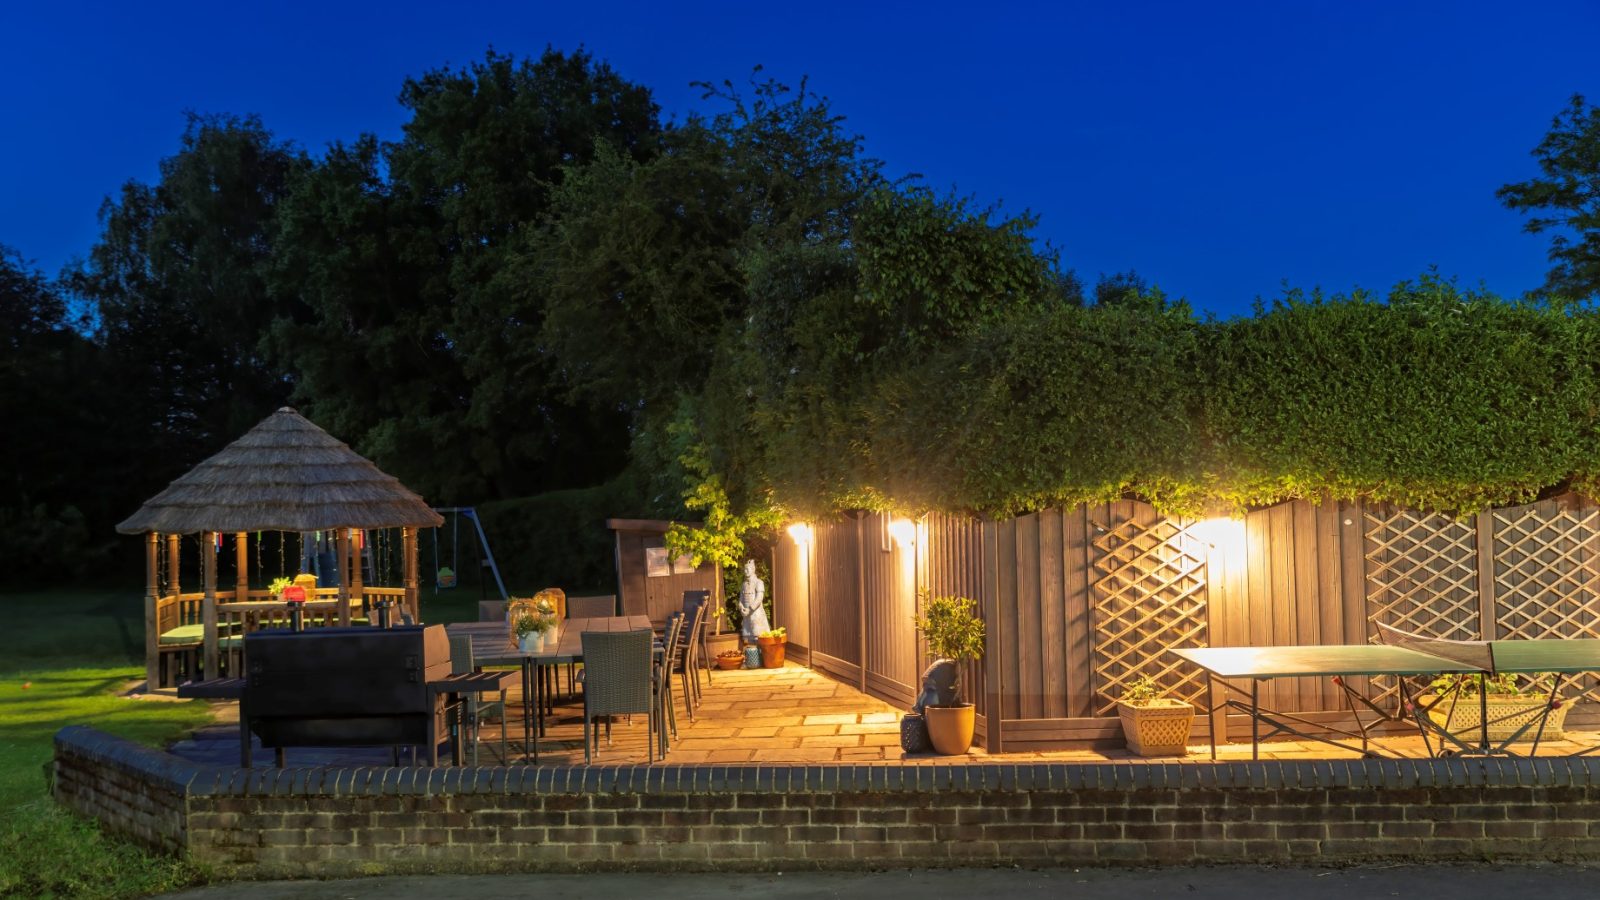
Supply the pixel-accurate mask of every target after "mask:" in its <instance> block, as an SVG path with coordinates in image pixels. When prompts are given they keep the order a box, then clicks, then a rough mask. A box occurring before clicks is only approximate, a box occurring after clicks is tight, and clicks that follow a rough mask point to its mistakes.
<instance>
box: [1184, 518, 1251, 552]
mask: <svg viewBox="0 0 1600 900" xmlns="http://www.w3.org/2000/svg"><path fill="white" fill-rule="evenodd" d="M1189 533H1190V534H1192V535H1194V536H1195V537H1196V538H1198V539H1200V540H1202V541H1204V542H1205V543H1207V544H1209V545H1210V547H1211V551H1212V552H1214V553H1227V554H1235V553H1242V552H1244V520H1243V519H1234V518H1228V517H1222V518H1216V519H1206V520H1204V521H1201V522H1196V523H1195V524H1193V525H1191V526H1189Z"/></svg>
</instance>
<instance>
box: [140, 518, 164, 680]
mask: <svg viewBox="0 0 1600 900" xmlns="http://www.w3.org/2000/svg"><path fill="white" fill-rule="evenodd" d="M160 554H161V535H159V534H156V533H155V532H154V531H152V532H150V533H149V534H147V535H145V540H144V571H145V584H144V689H145V690H146V691H153V690H155V689H156V688H158V687H161V641H160V637H161V636H160V635H159V634H158V633H157V631H158V629H160V627H161V623H160V618H159V617H158V616H157V614H156V610H157V607H158V606H159V605H160V603H161V593H160V591H161V588H160V577H161V571H160V569H161V560H160Z"/></svg>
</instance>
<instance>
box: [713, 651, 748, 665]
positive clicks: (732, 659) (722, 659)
mask: <svg viewBox="0 0 1600 900" xmlns="http://www.w3.org/2000/svg"><path fill="white" fill-rule="evenodd" d="M742 665H744V654H743V653H741V652H740V651H738V650H725V651H723V652H721V653H718V654H717V668H719V669H737V668H739V667H740V666H742Z"/></svg>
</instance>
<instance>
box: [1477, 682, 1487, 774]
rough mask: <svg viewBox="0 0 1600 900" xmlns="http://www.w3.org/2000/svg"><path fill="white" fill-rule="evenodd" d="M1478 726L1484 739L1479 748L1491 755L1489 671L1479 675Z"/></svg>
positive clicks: (1485, 753)
mask: <svg viewBox="0 0 1600 900" xmlns="http://www.w3.org/2000/svg"><path fill="white" fill-rule="evenodd" d="M1478 728H1479V731H1480V732H1481V734H1482V740H1481V741H1480V743H1479V744H1478V749H1479V750H1481V751H1483V754H1484V755H1485V756H1488V755H1489V676H1488V674H1487V673H1484V674H1480V675H1479V676H1478Z"/></svg>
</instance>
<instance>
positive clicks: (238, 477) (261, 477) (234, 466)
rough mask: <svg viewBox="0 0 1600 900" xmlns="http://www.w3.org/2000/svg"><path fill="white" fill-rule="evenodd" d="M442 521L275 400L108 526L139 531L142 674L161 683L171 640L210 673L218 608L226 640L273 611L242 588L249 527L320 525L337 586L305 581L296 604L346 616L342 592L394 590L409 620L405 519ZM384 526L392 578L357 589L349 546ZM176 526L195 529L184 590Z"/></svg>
mask: <svg viewBox="0 0 1600 900" xmlns="http://www.w3.org/2000/svg"><path fill="white" fill-rule="evenodd" d="M443 521H444V520H443V519H442V518H441V517H440V516H439V514H438V513H436V512H434V511H433V510H432V509H430V508H429V507H428V504H427V503H426V502H424V501H423V499H422V498H421V497H419V496H418V495H416V494H415V493H413V492H412V491H410V490H409V489H407V488H406V487H405V485H402V484H401V483H400V482H399V480H398V479H396V478H394V477H393V476H391V475H386V474H384V473H383V472H382V471H380V470H379V469H378V467H377V466H375V465H373V464H372V463H371V462H370V461H368V460H367V459H365V458H364V457H362V456H361V455H360V454H358V453H356V452H355V451H354V450H351V449H350V448H349V446H347V445H346V444H344V443H343V442H341V441H339V440H338V439H336V438H334V437H333V436H332V435H330V434H328V433H327V432H326V431H323V430H322V429H321V428H318V427H317V426H316V425H314V424H312V423H311V422H310V421H309V420H307V419H306V418H305V417H303V416H301V415H300V414H299V413H297V412H295V411H294V410H293V409H290V408H288V407H284V408H283V409H280V410H278V411H277V412H275V413H273V414H272V415H270V416H268V417H267V418H266V419H265V420H263V421H262V422H261V424H259V425H257V426H256V427H254V428H252V429H250V431H249V432H248V433H246V434H245V435H244V436H243V437H241V438H239V439H238V440H236V441H234V442H233V443H231V444H229V445H228V446H227V447H225V448H223V450H222V451H221V452H220V453H217V454H216V455H215V456H212V457H211V458H210V459H207V460H205V461H204V462H202V463H200V464H199V465H197V466H195V467H194V469H192V470H190V471H189V473H188V474H186V475H184V476H182V477H181V478H178V479H177V480H175V481H173V482H172V484H170V485H168V486H167V488H166V490H164V491H162V492H161V493H159V494H157V495H156V496H155V497H152V498H151V499H150V500H149V501H148V502H146V503H145V504H144V506H143V507H141V508H140V509H139V511H138V512H136V513H134V514H133V515H132V516H130V517H129V518H128V519H127V520H126V521H124V522H123V523H122V524H120V525H118V526H117V531H119V532H122V533H123V534H144V535H146V538H145V563H146V569H147V578H146V590H145V673H146V677H147V678H148V684H149V685H150V687H151V688H154V687H156V686H158V685H159V684H161V681H162V679H161V676H160V673H161V668H162V657H163V654H164V653H169V652H175V651H172V650H169V649H168V648H177V647H184V648H187V649H188V650H189V651H190V652H193V651H195V650H198V651H199V652H201V653H202V654H203V659H204V677H205V678H207V679H211V678H216V677H217V676H218V668H219V666H218V660H219V654H218V651H219V634H220V631H219V619H220V620H223V624H224V626H225V627H224V628H223V629H222V630H223V631H226V632H227V634H226V635H224V638H225V639H226V640H227V642H228V643H229V645H230V646H236V645H237V644H238V641H239V638H240V636H241V635H242V633H243V632H245V631H248V630H250V629H251V628H252V627H256V626H258V625H260V624H263V623H265V622H268V621H274V620H275V619H274V617H276V616H278V615H279V614H281V612H282V610H283V608H284V607H283V605H282V604H281V603H279V602H275V601H272V600H271V599H270V594H269V592H268V591H266V590H251V588H250V585H249V582H248V574H249V562H248V559H249V534H250V532H266V531H275V532H296V533H299V534H302V535H304V534H307V533H319V532H320V533H329V534H331V535H332V537H333V543H334V545H335V546H336V548H337V552H336V556H335V558H336V560H337V572H338V577H337V581H338V586H337V587H327V588H319V589H318V590H316V591H315V596H313V597H311V598H309V601H308V602H307V603H306V609H307V613H308V614H309V615H312V616H313V617H316V618H320V621H323V622H325V623H328V624H333V623H335V622H337V623H338V624H344V625H348V624H350V622H351V619H352V615H351V607H352V601H354V602H356V603H360V604H361V605H363V606H365V605H366V604H367V603H368V602H370V601H373V600H376V599H382V598H384V597H389V598H391V599H393V600H396V601H399V602H400V603H401V604H402V608H403V609H404V610H406V611H407V612H409V613H410V615H411V617H412V618H413V619H418V609H417V529H419V528H433V527H437V526H438V525H440V524H442V523H443ZM391 528H398V529H400V530H401V548H402V549H401V557H402V562H401V568H400V571H401V580H402V584H403V587H400V588H364V587H363V586H362V583H361V581H362V571H361V570H362V566H361V561H360V559H359V557H358V555H357V553H358V552H359V551H358V549H357V548H359V546H360V543H361V541H362V540H364V537H365V533H366V531H367V530H370V529H391ZM185 534H197V535H199V546H200V573H201V582H202V584H201V591H200V592H199V593H191V594H184V593H181V592H180V590H179V588H178V571H179V566H178V556H179V548H180V540H179V536H180V535H185ZM228 534H231V535H233V538H234V546H235V553H236V554H237V561H238V564H237V582H236V584H235V588H234V590H233V592H232V596H231V599H225V600H224V602H221V603H219V597H218V594H217V548H218V545H219V543H220V542H221V536H222V535H228ZM280 540H281V539H280ZM163 541H164V542H165V543H164V544H163ZM163 547H164V549H165V557H166V558H165V560H164V562H165V568H166V571H165V575H166V579H165V580H166V590H165V591H163V590H162V587H161V580H162V579H161V576H162V574H163V572H162V562H163V560H162V558H161V557H162V555H163V553H162V551H163ZM280 547H281V543H280ZM353 550H356V553H353V552H352V551H353ZM280 552H281V551H280ZM195 620H198V621H195ZM196 626H198V627H196ZM184 628H188V629H189V631H187V632H184V633H183V635H182V639H181V640H169V639H168V638H169V637H170V636H171V635H173V634H174V633H175V632H181V631H182V630H183V629H184ZM194 638H198V641H194V640H193V639H194Z"/></svg>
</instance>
